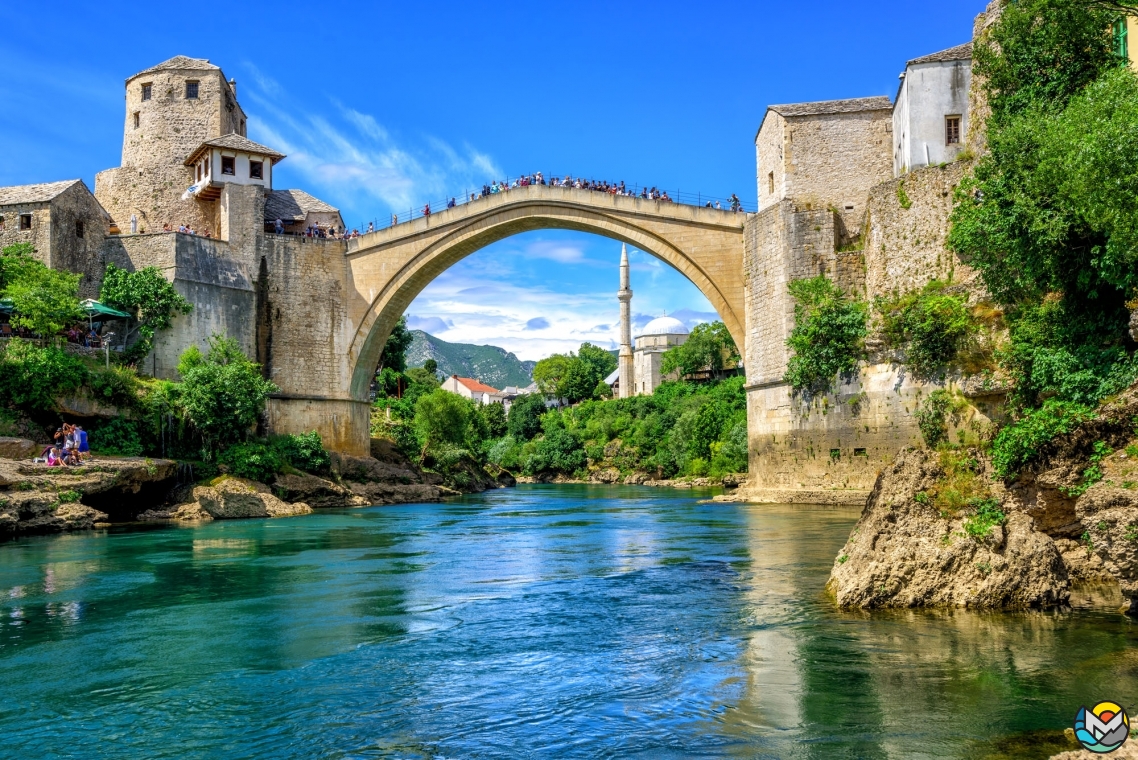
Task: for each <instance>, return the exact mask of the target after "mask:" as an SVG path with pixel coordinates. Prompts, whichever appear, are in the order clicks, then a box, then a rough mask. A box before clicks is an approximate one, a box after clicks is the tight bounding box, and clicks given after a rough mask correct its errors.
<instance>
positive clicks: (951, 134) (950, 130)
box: [944, 116, 960, 145]
mask: <svg viewBox="0 0 1138 760" xmlns="http://www.w3.org/2000/svg"><path fill="white" fill-rule="evenodd" d="M944 144H945V145H959V144H960V117H959V116H945V117H944Z"/></svg>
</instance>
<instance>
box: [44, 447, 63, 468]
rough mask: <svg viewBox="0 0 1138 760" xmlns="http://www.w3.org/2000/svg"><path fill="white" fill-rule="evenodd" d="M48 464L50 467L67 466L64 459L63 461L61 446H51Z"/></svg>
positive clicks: (48, 453)
mask: <svg viewBox="0 0 1138 760" xmlns="http://www.w3.org/2000/svg"><path fill="white" fill-rule="evenodd" d="M46 464H47V466H48V467H65V466H66V465H65V464H64V461H63V455H62V454H61V453H60V452H59V448H57V447H56V446H52V447H51V450H50V451H48V452H47V461H46Z"/></svg>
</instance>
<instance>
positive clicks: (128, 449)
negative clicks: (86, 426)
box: [87, 417, 145, 457]
mask: <svg viewBox="0 0 1138 760" xmlns="http://www.w3.org/2000/svg"><path fill="white" fill-rule="evenodd" d="M87 435H88V438H89V440H88V443H89V444H90V446H91V450H92V451H95V452H97V453H100V454H110V455H112V456H123V457H138V456H142V453H143V451H144V450H145V449H144V447H143V445H142V436H141V435H140V434H139V428H138V423H137V422H135V421H134V420H128V419H126V418H125V417H114V418H113V419H110V420H108V421H107V422H105V423H103V424H101V425H99V426H98V427H96V428H95V429H94V430H91V431H89V432H88V434H87Z"/></svg>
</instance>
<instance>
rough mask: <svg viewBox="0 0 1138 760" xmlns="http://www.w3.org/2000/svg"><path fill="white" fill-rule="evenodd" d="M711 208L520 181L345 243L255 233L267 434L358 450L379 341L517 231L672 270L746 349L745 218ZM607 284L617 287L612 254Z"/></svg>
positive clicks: (364, 446)
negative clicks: (583, 235)
mask: <svg viewBox="0 0 1138 760" xmlns="http://www.w3.org/2000/svg"><path fill="white" fill-rule="evenodd" d="M746 218H747V215H746V214H744V213H733V212H730V211H722V210H718V209H709V208H702V207H698V206H687V205H681V204H676V203H668V202H661V201H655V200H645V199H640V198H632V197H627V196H616V195H609V194H605V193H599V192H595V191H588V190H580V189H574V188H560V187H550V186H544V185H531V186H529V187H522V188H515V189H512V190H509V191H508V192H505V193H501V194H496V195H491V196H488V197H484V198H479V199H477V200H474V201H471V202H470V203H467V204H463V205H461V206H457V207H455V208H451V209H446V210H443V211H439V212H437V213H435V214H432V215H431V216H430V217H423V218H419V219H415V220H413V221H411V222H406V223H404V224H400V225H396V226H394V227H390V228H387V229H384V230H379V231H377V232H374V233H371V234H368V235H364V236H363V237H360V238H356V239H353V240H350V241H347V242H346V243H345V242H342V241H319V240H308V239H296V238H292V239H287V238H283V237H279V236H272V235H269V236H266V240H265V241H264V245H263V246H259V248H260V250H261V251H263V252H264V253H263V256H262V257H261V260H260V262H259V268H260V272H259V276H258V277H257V282H258V292H257V302H258V309H257V314H258V325H257V353H258V360H259V361H261V362H262V363H263V364H264V365H265V366H266V368H267V370H268V372H269V376H270V378H271V379H272V380H273V382H274V383H276V384H277V385H278V386H279V387H280V388H281V392H280V393H279V394H277V395H276V396H275V397H274V398H273V399H271V401H270V404H269V425H270V428H271V429H272V430H274V431H275V432H281V433H287V432H302V431H307V430H313V429H315V430H319V431H320V433H321V435H322V437H323V438H324V440H325V442H326V444H327V445H328V446H329V447H330V448H334V449H338V450H341V451H344V452H347V453H354V454H366V453H367V452H368V448H369V419H370V415H369V411H370V406H369V403H368V393H369V388H370V384H371V380H372V377H373V376H374V374H375V369H376V366H377V364H378V363H379V356H380V353H381V351H382V349H383V345H384V343H385V342H386V341H387V337H388V335H389V334H390V332H391V329H392V328H393V327H394V326H395V323H396V322H397V321H398V319H399V317H400V316H401V315H402V314H403V312H404V311H405V310H406V308H407V307H408V306H409V305H410V303H411V301H412V300H414V298H415V297H416V296H417V295H418V294H419V293H420V292H421V291H422V290H423V289H424V288H425V287H426V286H427V285H428V284H429V283H430V282H431V281H432V280H433V279H435V278H436V277H437V276H438V275H439V274H441V273H442V272H443V271H444V270H446V269H447V268H448V267H450V266H451V265H453V264H455V263H456V262H458V261H459V260H460V259H462V258H463V257H465V256H468V255H470V254H471V253H474V252H475V251H477V250H479V249H480V248H483V247H485V246H487V245H489V244H491V243H494V242H496V241H498V240H501V239H503V238H506V237H509V236H511V235H515V234H517V233H520V232H526V231H529V230H538V229H569V230H578V231H582V232H591V233H595V234H597V235H601V236H604V237H608V238H612V239H614V240H619V241H621V242H625V243H628V244H629V245H632V246H635V247H636V248H639V249H640V250H642V251H647V252H648V253H651V254H653V255H655V256H657V257H658V258H660V259H662V260H664V261H666V262H667V263H669V264H671V265H672V266H673V267H675V268H676V269H677V270H679V271H680V272H682V273H683V274H684V275H685V276H686V277H687V278H688V279H689V280H691V282H692V283H693V284H694V285H695V286H696V287H697V288H699V289H700V291H701V292H703V294H704V295H705V296H707V299H708V300H709V301H710V302H711V304H712V306H714V307H715V310H716V311H717V312H718V313H719V316H720V318H721V319H722V320H723V322H724V324H725V325H726V326H727V329H728V330H729V331H730V333H731V335H732V337H734V339H735V342H736V344H737V345H739V346H740V347H743V346H744V345H745V323H746V318H745V313H744V312H745V306H744V300H745V299H744V277H743V255H744V225H745V222H746ZM613 273H614V274H613V290H614V291H615V290H616V287H617V278H616V260H615V259H614V263H613Z"/></svg>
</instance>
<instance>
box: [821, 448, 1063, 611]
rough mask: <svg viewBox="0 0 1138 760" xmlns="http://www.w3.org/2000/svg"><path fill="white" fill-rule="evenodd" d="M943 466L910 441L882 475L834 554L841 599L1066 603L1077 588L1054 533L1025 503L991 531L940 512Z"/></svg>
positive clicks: (876, 603) (862, 602) (901, 603)
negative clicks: (1038, 524)
mask: <svg viewBox="0 0 1138 760" xmlns="http://www.w3.org/2000/svg"><path fill="white" fill-rule="evenodd" d="M987 474H988V473H986V472H982V473H979V476H980V477H984V476H986V475H987ZM943 475H944V473H943V471H942V468H941V465H940V464H939V462H938V458H937V456H936V455H935V454H933V453H931V452H928V451H922V450H910V451H907V452H903V453H902V454H901V455H900V456H899V457H898V459H897V461H896V462H895V463H894V465H893V466H892V467H891V468H889V469H888V470H886V471H885V472H883V473H882V474H881V475H880V476H879V477H878V479H877V484H876V486H875V487H874V489H873V492H872V493H871V495H870V497H869V502H868V504H867V505H866V508H865V511H864V512H863V513H862V516H861V519H860V520H859V521H858V523H857V526H856V527H855V528H854V530H853V532H852V533H851V534H850V538H849V540H848V541H847V542H846V545H845V546H844V547H843V548H842V551H841V553H840V554H839V555H838V558H837V559H836V560H835V562H834V568H833V570H832V572H831V575H830V582H829V586H828V588H829V590H830V591H831V592H832V593H833V594H834V597H835V599H836V600H837V602H838V604H839V605H840V606H842V607H863V608H875V607H975V608H1000V607H1004V608H1026V607H1054V606H1057V605H1061V604H1065V603H1066V602H1067V600H1068V598H1069V596H1070V589H1069V578H1068V573H1067V569H1066V566H1065V565H1064V563H1063V560H1062V556H1061V555H1060V552H1059V549H1058V547H1057V546H1056V545H1055V542H1054V541H1053V540H1052V539H1051V537H1050V536H1048V535H1046V534H1045V533H1042V532H1040V531H1037V530H1035V528H1034V523H1033V520H1032V518H1031V517H1030V516H1028V515H1027V514H1024V513H1023V512H1012V513H1010V514H1009V515H1008V516H1007V520H1006V522H1004V523H1003V524H1002V525H994V526H992V527H991V528H990V529H989V531H988V532H987V534H986V535H981V536H975V535H972V534H970V533H969V532H968V531H967V530H966V529H965V521H966V519H967V515H966V514H964V513H963V512H961V513H959V514H949V513H947V512H942V511H941V510H938V509H937V508H936V507H934V506H933V505H932V504H931V503H930V501H929V499H928V497H927V494H928V493H929V492H931V491H932V490H933V489H934V487H935V485H936V483H937V481H938V480H939V479H940V478H941V477H942V476H943ZM918 494H923V495H925V496H924V498H922V497H921V496H918Z"/></svg>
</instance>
